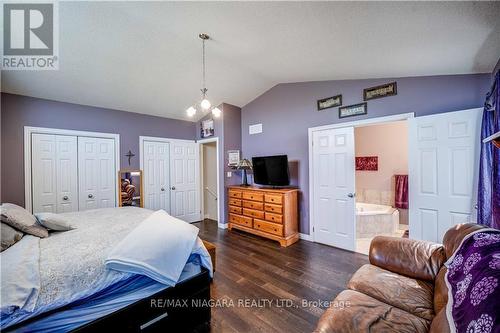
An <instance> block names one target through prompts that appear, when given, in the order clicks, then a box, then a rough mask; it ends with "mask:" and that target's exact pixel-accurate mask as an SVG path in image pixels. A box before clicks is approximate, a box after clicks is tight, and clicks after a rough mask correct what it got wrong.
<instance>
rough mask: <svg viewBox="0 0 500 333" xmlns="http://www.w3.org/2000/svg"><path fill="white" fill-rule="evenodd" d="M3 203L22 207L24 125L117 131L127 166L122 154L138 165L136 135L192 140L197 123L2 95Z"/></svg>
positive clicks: (121, 162) (134, 166) (137, 141)
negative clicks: (130, 156)
mask: <svg viewBox="0 0 500 333" xmlns="http://www.w3.org/2000/svg"><path fill="white" fill-rule="evenodd" d="M1 98H2V101H1V105H2V109H1V110H2V114H1V129H2V165H1V166H2V171H1V173H2V176H1V179H2V184H1V191H2V196H1V200H2V202H13V203H16V204H19V205H23V206H24V164H23V151H24V146H23V141H24V138H23V136H24V126H36V127H51V128H60V129H72V130H81V131H92V132H108V133H118V134H120V156H121V160H120V166H121V167H122V168H125V167H128V158H127V157H126V156H125V154H126V153H127V152H128V150H129V149H130V150H131V151H132V152H133V153H134V154H135V155H136V156H135V157H133V158H132V161H131V166H130V167H133V168H139V136H141V135H144V136H158V137H167V138H175V139H189V140H193V139H194V137H195V135H194V131H195V126H196V123H194V122H188V121H182V120H175V119H168V118H162V117H154V116H148V115H143V114H138V113H132V112H124V111H118V110H110V109H103V108H97V107H91V106H84V105H78V104H70V103H62V102H56V101H50V100H44V99H38V98H33V97H26V96H20V95H12V94H6V93H2V94H1Z"/></svg>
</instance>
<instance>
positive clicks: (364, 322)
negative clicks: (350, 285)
mask: <svg viewBox="0 0 500 333" xmlns="http://www.w3.org/2000/svg"><path fill="white" fill-rule="evenodd" d="M429 326H430V322H429V321H428V320H425V319H423V318H420V317H417V316H414V315H412V314H411V313H408V312H406V311H403V310H401V309H398V308H395V307H393V306H390V305H388V304H385V303H383V302H380V301H378V300H376V299H375V298H373V297H370V296H367V295H365V294H362V293H360V292H357V291H354V290H344V291H343V292H341V293H340V294H339V295H338V296H337V297H336V298H335V300H334V301H333V303H332V305H331V306H330V308H329V309H328V310H326V312H325V313H324V314H323V315H322V316H321V318H320V320H319V323H318V326H317V327H316V330H315V332H318V333H327V332H342V333H351V332H352V333H358V332H398V333H404V332H408V333H410V332H411V333H415V332H428V330H429Z"/></svg>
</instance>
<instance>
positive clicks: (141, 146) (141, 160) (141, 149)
mask: <svg viewBox="0 0 500 333" xmlns="http://www.w3.org/2000/svg"><path fill="white" fill-rule="evenodd" d="M144 141H153V142H162V143H168V144H169V154H168V163H170V144H171V143H174V142H178V143H183V142H184V143H196V141H195V140H185V139H172V138H162V137H157V136H143V135H141V136H139V169H140V170H142V175H143V176H144V174H145V170H144ZM198 158H199V156H198ZM171 185H172V184H171V179H170V174H169V175H168V190H169V191H172V189H171ZM146 187H147V186H145V187H144V193H142V195H143V197H144V198H146V194H147V192H146V191H147V190H146ZM170 194H172V192H170ZM169 200H170V205H172V196H170V199H169ZM170 208H172V207H170ZM200 216H201V213H200Z"/></svg>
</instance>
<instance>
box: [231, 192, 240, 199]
mask: <svg viewBox="0 0 500 333" xmlns="http://www.w3.org/2000/svg"><path fill="white" fill-rule="evenodd" d="M229 197H230V198H237V199H241V191H235V190H229Z"/></svg>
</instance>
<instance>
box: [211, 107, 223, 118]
mask: <svg viewBox="0 0 500 333" xmlns="http://www.w3.org/2000/svg"><path fill="white" fill-rule="evenodd" d="M221 113H222V111H221V110H220V109H219V108H213V109H212V114H213V116H214V117H215V118H219V117H220V114H221Z"/></svg>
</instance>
